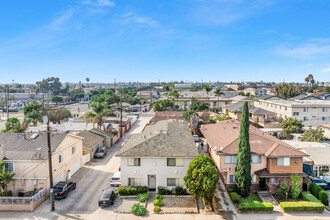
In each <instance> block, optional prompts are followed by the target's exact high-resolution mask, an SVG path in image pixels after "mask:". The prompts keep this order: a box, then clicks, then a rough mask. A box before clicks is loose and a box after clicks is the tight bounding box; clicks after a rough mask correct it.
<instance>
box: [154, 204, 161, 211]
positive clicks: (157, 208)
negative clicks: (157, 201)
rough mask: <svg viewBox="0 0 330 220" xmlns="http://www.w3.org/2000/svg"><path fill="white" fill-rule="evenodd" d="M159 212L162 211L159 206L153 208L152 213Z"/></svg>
mask: <svg viewBox="0 0 330 220" xmlns="http://www.w3.org/2000/svg"><path fill="white" fill-rule="evenodd" d="M160 211H162V210H161V208H160V207H159V206H155V207H154V212H156V213H159V212H160Z"/></svg>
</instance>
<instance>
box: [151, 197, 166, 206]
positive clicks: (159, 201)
mask: <svg viewBox="0 0 330 220" xmlns="http://www.w3.org/2000/svg"><path fill="white" fill-rule="evenodd" d="M152 204H153V205H154V206H163V205H165V202H164V200H162V199H155V201H154V202H153V203H152Z"/></svg>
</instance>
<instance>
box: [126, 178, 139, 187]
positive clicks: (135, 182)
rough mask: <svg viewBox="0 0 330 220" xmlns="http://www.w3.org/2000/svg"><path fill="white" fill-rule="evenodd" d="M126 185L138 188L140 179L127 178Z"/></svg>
mask: <svg viewBox="0 0 330 220" xmlns="http://www.w3.org/2000/svg"><path fill="white" fill-rule="evenodd" d="M128 185H129V186H140V185H141V179H140V178H128Z"/></svg>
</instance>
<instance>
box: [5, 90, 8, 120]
mask: <svg viewBox="0 0 330 220" xmlns="http://www.w3.org/2000/svg"><path fill="white" fill-rule="evenodd" d="M6 87H7V88H5V89H7V94H6V93H5V95H7V97H6V110H7V120H8V118H9V85H6Z"/></svg>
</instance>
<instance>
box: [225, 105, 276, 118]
mask: <svg viewBox="0 0 330 220" xmlns="http://www.w3.org/2000/svg"><path fill="white" fill-rule="evenodd" d="M224 108H225V109H228V110H229V111H231V112H242V110H243V103H242V102H238V103H233V104H229V105H226V106H225V107H224ZM249 113H252V114H258V115H259V114H263V115H268V114H275V112H271V111H268V110H266V109H263V108H258V107H254V106H249Z"/></svg>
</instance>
